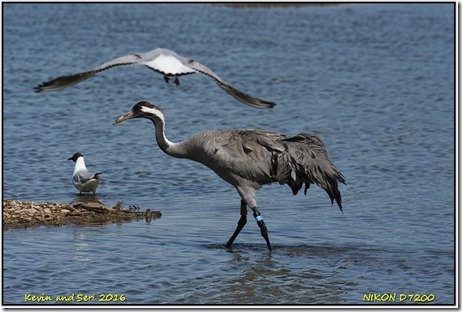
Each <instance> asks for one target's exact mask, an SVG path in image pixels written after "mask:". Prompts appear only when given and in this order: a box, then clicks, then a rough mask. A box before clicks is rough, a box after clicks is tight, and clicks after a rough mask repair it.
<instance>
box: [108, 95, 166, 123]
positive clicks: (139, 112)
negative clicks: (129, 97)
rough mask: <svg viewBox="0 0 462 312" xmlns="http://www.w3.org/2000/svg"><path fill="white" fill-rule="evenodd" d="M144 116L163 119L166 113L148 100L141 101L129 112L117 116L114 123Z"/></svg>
mask: <svg viewBox="0 0 462 312" xmlns="http://www.w3.org/2000/svg"><path fill="white" fill-rule="evenodd" d="M143 117H144V118H149V119H152V120H154V119H156V118H158V119H161V120H162V121H163V120H164V113H163V112H162V110H161V109H160V108H159V107H157V106H156V105H154V104H151V103H149V102H146V101H141V102H138V103H136V104H135V106H133V108H132V109H131V110H130V111H128V112H127V113H125V114H123V115H122V116H120V117H119V118H117V119H116V120H115V121H114V123H113V124H114V125H116V124H118V123H121V122H122V121H124V120H127V119H133V118H143Z"/></svg>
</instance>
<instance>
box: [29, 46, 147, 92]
mask: <svg viewBox="0 0 462 312" xmlns="http://www.w3.org/2000/svg"><path fill="white" fill-rule="evenodd" d="M142 55H143V54H130V55H125V56H121V57H118V58H115V59H113V60H110V61H109V62H106V63H104V64H102V65H100V66H98V67H95V68H93V69H90V70H87V71H84V72H80V73H77V74H73V75H67V76H60V77H57V78H55V79H52V80H49V81H46V82H43V83H41V84H39V85H37V86H36V87H34V89H35V92H42V91H55V90H60V89H64V88H67V87H70V86H72V85H75V84H77V83H79V82H81V81H84V80H87V79H89V78H91V77H93V76H94V75H96V74H97V73H98V72H101V71H103V70H106V69H109V68H112V67H116V66H123V65H137V64H143V63H142V61H143V58H142Z"/></svg>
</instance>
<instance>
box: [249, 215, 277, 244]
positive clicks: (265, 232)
mask: <svg viewBox="0 0 462 312" xmlns="http://www.w3.org/2000/svg"><path fill="white" fill-rule="evenodd" d="M253 216H254V218H255V221H257V224H258V227H259V228H260V231H261V236H263V238H264V239H265V241H266V245H268V249H269V250H271V249H272V248H271V243H270V241H269V236H268V229H267V228H266V225H265V221H263V217H262V215H261V214H260V212H258V210H254V212H253Z"/></svg>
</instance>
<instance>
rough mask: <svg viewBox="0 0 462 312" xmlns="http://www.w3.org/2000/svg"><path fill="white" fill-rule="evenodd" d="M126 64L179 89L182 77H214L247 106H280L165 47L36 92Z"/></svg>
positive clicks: (61, 79)
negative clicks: (145, 69)
mask: <svg viewBox="0 0 462 312" xmlns="http://www.w3.org/2000/svg"><path fill="white" fill-rule="evenodd" d="M123 65H144V66H146V67H148V68H150V69H152V70H154V71H156V72H158V73H160V74H162V75H163V76H164V79H165V81H166V82H168V81H169V78H170V77H175V80H174V83H175V84H176V85H177V86H178V85H179V84H180V81H179V80H178V77H179V76H183V75H189V74H194V73H201V74H204V75H206V76H208V77H210V78H212V79H213V80H214V81H215V82H216V83H217V84H218V86H219V87H220V88H221V89H223V90H224V91H225V92H226V93H228V94H229V95H231V96H232V97H234V98H235V99H236V100H238V101H240V102H242V103H244V104H247V105H250V106H253V107H257V108H271V107H273V106H274V105H276V104H275V103H273V102H269V101H265V100H262V99H258V98H254V97H251V96H250V95H248V94H246V93H244V92H242V91H239V90H238V89H236V88H234V87H232V86H231V85H230V84H228V83H227V82H225V81H224V80H222V79H221V78H220V77H218V75H217V74H215V73H214V72H213V71H212V70H211V69H210V68H208V67H207V66H205V65H203V64H201V63H199V62H197V61H195V60H193V59H189V58H185V57H183V56H181V55H178V54H177V53H175V52H173V51H171V50H167V49H161V48H157V49H154V50H151V51H149V52H146V53H134V54H130V55H125V56H121V57H118V58H115V59H113V60H110V61H109V62H106V63H104V64H102V65H100V66H98V67H95V68H93V69H90V70H87V71H84V72H80V73H77V74H73V75H68V76H60V77H58V78H55V79H52V80H49V81H46V82H43V83H41V84H39V85H37V86H36V87H35V88H34V89H35V91H36V92H41V91H54V90H60V89H63V88H66V87H69V86H72V85H74V84H77V83H79V82H81V81H83V80H86V79H88V78H91V77H93V76H94V75H96V74H97V73H99V72H101V71H103V70H106V69H109V68H112V67H117V66H123Z"/></svg>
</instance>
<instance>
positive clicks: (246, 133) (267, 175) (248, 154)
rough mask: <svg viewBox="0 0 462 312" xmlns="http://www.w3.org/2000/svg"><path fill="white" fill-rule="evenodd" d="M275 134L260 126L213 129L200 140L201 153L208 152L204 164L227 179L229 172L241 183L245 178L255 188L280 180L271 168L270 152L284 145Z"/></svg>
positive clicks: (278, 149)
mask: <svg viewBox="0 0 462 312" xmlns="http://www.w3.org/2000/svg"><path fill="white" fill-rule="evenodd" d="M209 132H211V131H209ZM272 136H274V137H272ZM276 137H279V135H277V134H273V133H270V132H266V131H260V130H235V131H221V132H220V131H216V133H214V134H212V135H210V136H209V138H207V139H206V140H204V142H203V143H201V145H203V148H204V154H208V155H209V158H208V159H209V160H208V162H209V163H208V164H207V163H204V164H205V165H206V166H208V167H210V168H212V169H214V170H215V172H216V173H217V174H218V175H220V176H221V177H222V178H223V179H225V180H226V181H228V179H227V178H226V177H228V176H230V175H231V176H232V177H233V179H234V180H236V179H239V180H240V184H241V186H242V184H245V182H244V181H243V180H246V181H247V182H248V183H250V184H251V186H252V187H253V188H255V189H258V188H260V186H261V185H263V184H267V183H272V182H276V181H279V180H278V179H277V177H276V176H275V174H274V173H273V172H272V167H271V162H272V157H273V153H276V152H277V153H279V152H281V151H282V150H284V148H285V146H284V144H282V143H279V142H277V140H275V138H276ZM279 182H280V181H279ZM232 184H233V183H232ZM233 185H234V184H233Z"/></svg>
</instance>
